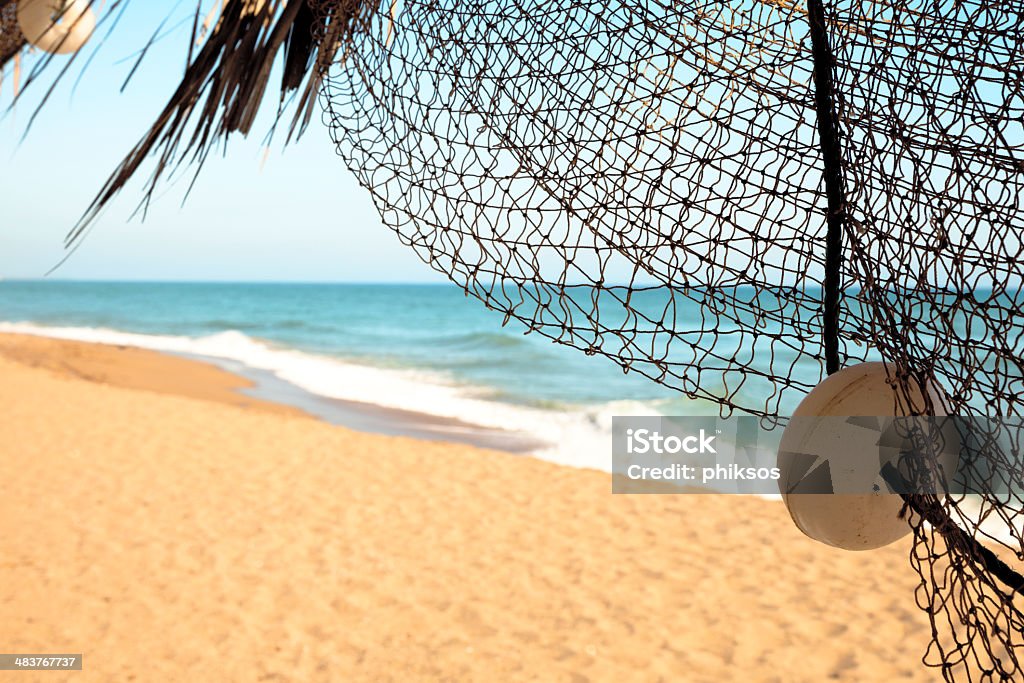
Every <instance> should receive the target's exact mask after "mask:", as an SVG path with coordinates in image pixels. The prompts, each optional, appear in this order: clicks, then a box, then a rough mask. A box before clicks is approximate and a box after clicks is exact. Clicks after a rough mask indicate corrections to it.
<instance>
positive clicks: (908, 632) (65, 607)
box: [0, 337, 937, 682]
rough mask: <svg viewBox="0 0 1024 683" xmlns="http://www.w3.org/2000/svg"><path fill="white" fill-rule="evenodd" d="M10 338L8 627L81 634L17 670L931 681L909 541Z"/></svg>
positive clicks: (3, 555) (28, 640)
mask: <svg viewBox="0 0 1024 683" xmlns="http://www.w3.org/2000/svg"><path fill="white" fill-rule="evenodd" d="M0 349H2V352H0V465H2V468H0V478H2V485H0V486H2V495H0V652H81V653H83V654H84V656H85V658H84V671H82V672H76V673H71V674H54V673H45V674H42V673H40V674H37V675H36V674H27V673H19V674H7V676H8V678H9V679H10V680H16V681H28V680H40V681H56V680H70V681H131V680H135V681H420V680H424V681H434V680H451V681H463V680H467V681H468V680H479V681H506V680H507V681H520V680H540V681H730V680H737V681H787V682H788V681H823V680H828V679H839V680H849V681H889V680H895V679H900V680H921V681H925V680H935V679H936V678H937V675H936V673H935V671H934V670H926V669H924V668H923V667H922V666H921V664H920V657H921V655H922V654H923V651H924V647H925V646H926V644H927V633H928V628H927V619H926V617H925V615H923V614H922V613H920V612H919V611H918V610H917V608H916V607H915V604H914V598H913V590H914V586H915V583H916V576H915V575H914V573H913V572H912V571H911V570H910V568H909V566H908V564H907V560H906V554H907V552H908V544H907V543H906V542H904V543H901V544H896V545H894V546H891V547H889V548H885V549H883V550H880V551H875V552H871V553H859V554H858V553H846V552H842V551H838V550H833V549H830V548H827V547H824V546H821V545H818V544H815V543H814V542H812V541H810V540H808V539H806V538H804V537H803V536H801V535H800V533H799V532H798V531H797V530H796V529H795V527H794V526H793V525H792V524H791V523H790V521H789V519H788V516H787V515H786V512H785V510H784V508H783V507H782V505H781V504H779V503H776V502H771V501H763V500H758V499H754V498H748V497H740V496H721V495H690V496H612V495H611V493H610V488H611V487H610V482H609V478H608V475H606V474H602V473H599V472H593V471H581V470H574V469H569V468H565V467H560V466H556V465H552V464H549V463H545V462H541V461H538V460H534V459H531V458H526V457H517V456H514V455H509V454H504V453H498V452H490V451H484V450H479V449H474V448H471V447H466V446H452V445H448V444H442V443H435V442H420V441H415V440H411V439H406V438H399V437H384V436H376V435H367V434H361V433H356V432H352V431H349V430H346V429H342V428H338V427H333V426H330V425H327V424H324V423H321V422H318V421H315V420H313V419H310V418H308V417H305V416H302V415H299V414H296V413H295V412H294V411H281V412H274V411H271V410H266V409H263V408H266V406H263V405H261V404H258V403H256V402H253V401H251V400H249V399H245V400H244V403H246V404H247V405H246V406H244V407H243V406H241V405H239V404H240V403H241V402H242V401H240V400H239V399H238V397H237V396H235V395H233V393H234V392H232V391H231V387H237V386H239V385H240V383H241V382H240V380H238V379H237V378H231V376H230V375H228V378H229V379H226V380H225V378H224V377H223V374H226V373H221V374H218V373H219V371H213V372H211V370H212V369H211V368H210V367H209V366H204V365H202V364H198V363H192V362H191V361H185V360H181V359H177V358H170V357H167V356H163V355H160V354H156V353H149V352H142V351H138V350H128V349H120V350H118V349H116V348H114V347H103V346H94V345H87V344H77V343H70V342H53V341H49V340H39V339H32V338H24V337H22V338H5V339H4V338H0ZM186 373H193V374H187V377H188V379H187V380H186V379H185V377H186ZM218 377H219V380H218V379H217V378H218ZM218 381H220V382H221V383H220V384H219V385H218ZM225 381H226V382H227V384H226V385H225V384H224V383H223V382H225ZM211 386H220V389H211V388H210V387H211ZM225 386H226V387H227V389H226V391H227V395H225V391H222V390H221V389H225ZM254 408H260V409H254ZM3 676H4V674H2V673H0V680H7V679H5V678H3Z"/></svg>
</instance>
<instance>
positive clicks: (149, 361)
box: [0, 332, 546, 455]
mask: <svg viewBox="0 0 1024 683" xmlns="http://www.w3.org/2000/svg"><path fill="white" fill-rule="evenodd" d="M37 340H38V341H37ZM0 357H5V358H8V359H9V360H14V361H15V362H20V363H23V364H27V365H30V366H33V367H45V368H47V369H50V370H54V371H57V372H62V373H66V374H68V375H70V376H74V377H79V378H82V379H87V380H91V381H99V382H103V383H107V384H112V385H114V386H119V387H122V388H127V389H141V390H145V391H153V392H156V393H161V394H170V395H177V396H187V397H191V398H199V399H202V400H208V401H215V402H219V403H225V404H228V405H235V406H239V407H252V408H256V409H259V410H267V411H271V412H279V413H287V414H299V415H304V416H306V417H309V418H310V419H315V420H321V421H324V422H327V423H329V424H333V425H337V426H341V427H346V428H348V429H353V430H355V431H359V432H365V433H369V434H381V435H385V436H406V437H410V438H414V439H423V440H428V441H445V442H452V443H462V444H467V445H470V446H477V447H479V448H487V449H493V450H500V451H505V452H508V453H515V454H519V455H530V454H532V453H533V451H535V450H537V449H539V448H542V447H544V446H545V445H546V444H545V443H544V442H542V441H540V440H538V439H535V438H532V437H530V436H528V435H526V434H521V433H518V432H514V431H508V430H501V429H497V428H492V427H485V426H482V425H477V424H473V423H470V422H466V421H463V420H459V419H457V418H450V417H442V416H437V415H431V414H428V413H421V412H417V411H412V410H404V409H401V408H392V407H389V406H382V405H377V404H374V403H368V402H360V401H349V400H344V399H338V398H331V397H327V396H321V395H318V394H314V393H313V392H311V391H307V390H306V389H303V388H302V387H299V386H297V385H295V384H292V383H290V382H288V381H286V380H283V379H281V378H279V377H277V376H275V375H274V374H273V373H271V372H269V371H266V370H260V369H257V368H250V367H247V366H244V365H243V364H241V363H239V362H234V361H228V360H225V359H220V358H213V357H208V356H201V355H197V354H190V353H175V352H171V351H159V350H153V349H145V348H141V347H137V346H131V345H126V344H110V343H105V342H93V341H79V340H74V339H65V338H61V337H48V336H46V335H42V334H28V333H12V332H0Z"/></svg>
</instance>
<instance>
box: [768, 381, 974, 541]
mask: <svg viewBox="0 0 1024 683" xmlns="http://www.w3.org/2000/svg"><path fill="white" fill-rule="evenodd" d="M886 377H887V375H886V371H885V366H884V365H883V364H882V363H862V364H859V365H854V366H851V367H848V368H845V369H843V370H840V371H839V372H836V373H834V374H832V375H830V376H829V377H827V378H826V379H825V380H824V381H822V382H821V383H820V384H818V386H816V387H814V389H812V390H811V392H810V393H809V394H807V396H806V397H804V399H803V401H801V402H800V405H799V406H798V407H797V409H796V411H795V412H794V413H793V418H792V419H791V420H790V421H789V423H788V424H787V426H786V429H785V431H784V432H783V434H782V440H781V442H780V445H779V463H778V464H779V470H780V479H779V489H780V492H781V493H782V497H783V500H784V501H785V503H786V508H787V509H788V510H789V514H790V516H791V517H792V518H793V522H795V523H796V526H797V527H798V528H799V529H800V530H801V531H802V532H804V533H805V534H806V535H808V536H810V537H811V538H813V539H814V540H816V541H820V542H822V543H825V544H828V545H831V546H835V547H837V548H844V549H846V550H871V549H874V548H880V547H882V546H884V545H888V544H890V543H892V542H893V541H896V540H898V539H900V538H902V537H903V536H905V535H906V534H908V533H910V530H911V529H910V526H909V525H908V523H907V522H906V521H905V520H901V519H900V518H899V512H900V509H901V508H902V506H903V499H902V498H901V497H900V496H899V495H898V494H896V493H891V492H890V489H889V488H888V486H887V484H886V481H885V480H884V478H883V477H882V475H881V473H880V470H881V469H882V465H884V463H885V462H886V460H887V458H888V459H890V461H891V462H895V461H896V460H897V459H898V449H893V448H887V447H885V446H884V445H883V442H884V441H885V439H883V438H882V430H883V429H885V424H886V423H888V424H889V425H891V424H892V423H893V421H892V420H891V419H890V420H886V419H885V418H892V417H897V414H896V402H895V392H894V389H893V387H892V386H891V385H890V384H888V383H887V381H886ZM928 392H929V396H930V398H931V401H932V404H933V406H934V408H935V412H936V415H940V416H941V415H945V414H946V411H945V408H944V406H945V401H944V399H943V397H942V395H941V392H940V391H939V390H938V388H937V387H934V386H929V388H928ZM914 398H915V399H917V400H920V399H921V398H922V397H921V396H920V395H918V396H916V397H914ZM946 431H947V430H943V432H944V433H945V432H946ZM957 454H958V450H957V449H956V448H955V447H953V444H950V445H948V446H947V447H946V448H944V449H943V455H942V456H941V457H940V460H941V464H942V467H943V470H942V471H944V472H947V473H950V474H951V473H952V472H953V470H954V469H955V467H956V463H957ZM947 468H948V469H947ZM822 490H829V491H831V492H830V493H821V492H820V491H822Z"/></svg>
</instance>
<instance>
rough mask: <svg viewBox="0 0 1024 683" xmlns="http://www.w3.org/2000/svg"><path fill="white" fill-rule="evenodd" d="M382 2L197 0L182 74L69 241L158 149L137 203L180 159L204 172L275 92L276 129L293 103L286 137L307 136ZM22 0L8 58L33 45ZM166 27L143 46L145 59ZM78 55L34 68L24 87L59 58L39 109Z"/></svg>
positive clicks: (117, 6)
mask: <svg viewBox="0 0 1024 683" xmlns="http://www.w3.org/2000/svg"><path fill="white" fill-rule="evenodd" d="M378 1H379V0H332V1H326V2H325V1H324V0H219V2H218V5H219V7H218V6H214V8H213V10H212V11H210V10H209V9H208V8H204V5H205V4H206V3H205V2H204V1H203V0H199V1H198V2H197V5H196V9H195V15H194V19H193V23H192V31H191V36H190V42H189V54H188V60H187V67H186V69H185V73H184V75H183V77H182V79H181V81H180V83H179V84H178V85H177V87H176V88H175V90H174V92H173V93H172V94H171V96H170V98H169V100H168V102H167V104H166V105H165V107H164V108H163V110H162V111H161V112H160V114H159V115H158V116H157V117H156V120H155V121H154V122H153V125H152V126H151V127H150V129H149V131H148V132H147V133H146V134H145V135H144V136H143V137H142V139H141V140H139V142H138V143H137V144H136V145H135V147H134V148H133V149H132V150H131V151H130V152H129V153H128V155H127V156H126V157H125V159H124V160H123V161H122V162H121V164H120V166H118V168H117V169H116V170H115V171H114V172H113V174H111V176H110V178H109V179H108V180H107V182H106V183H105V184H104V186H103V187H102V189H101V190H100V191H99V193H98V194H97V196H96V198H95V200H94V201H93V203H92V204H91V205H90V206H89V207H88V209H87V210H86V212H85V214H84V216H83V217H82V219H81V221H80V222H79V223H78V224H77V225H76V226H75V227H74V229H73V230H72V231H71V232H70V233H69V235H68V237H67V240H66V242H67V244H69V245H70V244H72V243H74V242H75V241H76V240H77V239H78V238H79V237H80V236H81V235H82V233H83V232H84V230H85V229H86V228H87V227H88V225H89V224H90V223H91V222H92V221H93V219H95V218H96V216H97V215H98V214H99V212H100V211H102V209H103V208H104V207H105V206H106V205H107V204H108V203H109V202H110V201H111V200H112V199H113V198H114V196H116V195H117V193H118V192H119V191H120V190H121V189H122V188H123V187H124V185H125V184H126V183H127V182H128V180H129V179H131V178H132V177H133V176H134V175H135V174H136V173H138V171H139V170H140V168H141V167H142V166H143V165H144V164H145V162H146V161H147V160H148V159H149V158H150V157H155V159H156V164H155V168H154V169H153V171H152V173H151V175H150V177H149V180H148V181H147V185H146V191H145V192H144V195H143V198H142V201H141V202H140V204H139V209H141V210H143V211H144V210H145V208H146V206H148V203H149V200H150V198H151V197H152V195H153V193H154V192H155V190H156V188H157V185H158V183H159V182H160V180H161V179H162V178H164V176H165V175H166V174H168V173H169V172H171V171H173V170H174V169H175V168H177V167H178V166H179V165H180V164H182V163H190V164H194V165H195V167H196V172H197V173H198V170H199V169H201V167H202V164H203V162H204V161H205V160H206V158H207V157H208V155H209V153H210V151H211V150H212V149H213V148H214V146H215V145H216V144H217V143H218V142H222V141H224V140H225V139H226V138H228V137H229V136H230V135H231V134H233V133H241V134H242V135H243V136H244V135H248V134H249V133H250V132H251V131H252V128H253V124H254V122H255V120H256V116H257V114H258V112H259V111H260V109H261V105H262V104H263V102H264V100H265V99H267V98H268V97H277V99H278V106H277V117H276V119H275V123H274V128H276V126H277V123H278V122H279V121H280V120H281V118H282V117H283V116H284V114H285V113H286V112H287V111H289V110H290V111H293V112H294V113H293V116H292V119H291V122H290V125H289V128H288V133H287V141H288V142H290V141H292V140H294V139H296V138H298V137H299V136H301V135H302V133H303V132H304V131H305V129H306V127H307V126H308V124H309V122H310V120H311V119H312V115H313V112H314V111H315V109H316V106H317V94H318V93H319V90H320V84H321V81H322V78H323V75H324V73H325V72H326V69H327V67H328V66H329V65H330V64H331V62H332V61H333V58H334V55H335V53H336V52H337V51H338V49H339V48H341V47H342V46H343V45H344V44H345V42H346V41H347V40H348V39H349V38H350V36H351V34H352V32H353V31H355V30H357V29H358V27H359V25H360V17H361V16H362V14H363V10H364V9H369V10H373V9H375V8H376V5H377V2H378ZM129 2H130V0H113V2H111V3H109V5H108V6H107V8H106V10H107V11H106V13H105V15H106V16H105V17H103V19H106V20H110V22H111V24H110V30H113V28H114V27H115V26H116V24H117V22H118V20H119V19H120V17H121V15H122V14H123V12H124V10H125V8H126V7H127V5H128V4H129ZM16 4H17V3H16V2H15V1H14V0H0V22H2V23H0V65H2V64H3V63H4V62H6V61H8V60H9V59H11V58H13V57H14V56H15V55H17V54H19V53H20V51H21V50H22V48H23V47H24V46H25V40H24V37H23V36H21V33H20V31H18V30H17V19H16V17H15V8H16ZM93 5H94V6H95V5H98V2H94V3H93ZM204 9H206V11H205V12H204ZM204 15H205V16H207V17H208V20H207V21H206V22H203V21H201V18H202V17H203V16H204ZM211 17H216V21H215V22H213V21H211V20H210V19H209V18H211ZM160 30H161V29H158V30H157V31H156V32H155V33H154V34H153V36H152V37H151V38H150V41H149V43H147V44H146V45H145V46H144V47H143V48H142V50H141V51H140V55H141V56H140V57H139V60H140V61H141V59H142V57H144V56H145V54H146V52H147V50H148V49H149V47H150V46H151V45H152V44H153V42H154V41H155V40H156V39H157V37H158V34H159V33H160ZM76 57H77V55H75V56H72V57H71V58H70V59H68V60H64V59H61V60H60V61H58V60H55V59H54V56H53V55H45V56H43V57H42V58H41V59H40V60H39V62H38V63H37V64H36V65H35V67H34V68H33V69H32V70H31V72H30V73H29V75H28V77H27V79H26V82H25V86H26V89H27V87H28V85H29V84H30V83H31V82H33V81H35V80H37V79H38V78H39V77H40V76H41V75H43V74H44V73H49V72H51V71H53V70H57V69H58V65H60V67H59V71H58V74H57V76H56V78H54V79H53V83H52V84H51V86H50V89H49V91H48V92H46V93H45V94H44V95H43V96H42V101H41V104H40V105H39V107H40V108H41V107H42V106H43V105H44V104H45V103H46V101H47V100H48V99H49V96H50V94H51V93H52V92H53V89H54V87H55V86H56V84H57V82H59V81H60V80H61V78H62V77H63V76H64V75H65V74H66V73H67V72H68V71H69V68H70V65H71V62H73V61H74V59H75V58H76ZM277 64H280V65H282V66H283V68H282V77H281V83H280V87H279V88H278V89H275V88H273V87H272V84H271V82H270V79H271V72H272V71H273V69H274V67H275V65H277ZM134 71H135V70H134V69H133V70H132V73H133V74H134ZM15 99H16V100H17V99H18V98H17V97H16V98H15ZM37 113H38V109H37ZM30 125H31V123H30ZM271 134H273V129H272V130H271Z"/></svg>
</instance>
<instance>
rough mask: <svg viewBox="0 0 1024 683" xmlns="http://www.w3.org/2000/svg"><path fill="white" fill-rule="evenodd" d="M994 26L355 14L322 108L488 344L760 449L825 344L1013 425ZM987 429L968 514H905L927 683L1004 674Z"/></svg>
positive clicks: (584, 8)
mask: <svg viewBox="0 0 1024 683" xmlns="http://www.w3.org/2000/svg"><path fill="white" fill-rule="evenodd" d="M320 4H322V5H325V6H327V5H334V4H336V3H330V2H321V3H320ZM1020 10H1021V5H1020V3H1017V4H1012V3H1010V2H996V3H991V4H990V3H979V2H975V1H973V0H970V1H967V2H953V1H952V0H938V2H927V3H926V2H910V3H904V2H891V3H885V4H876V3H872V2H867V1H865V2H849V1H844V2H840V3H831V4H828V5H825V6H824V7H822V6H821V3H820V2H819V3H817V4H815V3H814V2H813V1H812V2H807V3H806V4H805V3H804V2H786V1H785V0H780V1H779V2H758V1H756V0H733V1H731V2H708V1H706V0H705V1H700V0H690V1H684V2H668V1H665V2H583V1H581V0H543V1H541V0H537V1H534V2H528V1H526V0H491V1H487V2H472V1H468V0H458V1H456V0H450V1H448V2H417V1H415V0H400V1H397V2H395V3H393V4H392V3H389V2H387V0H385V1H384V2H381V3H375V2H369V3H362V4H361V5H360V7H359V8H358V10H357V11H358V19H356V20H354V21H353V23H352V26H353V31H352V33H351V34H350V35H348V36H347V39H346V41H345V42H344V44H342V45H341V47H340V50H339V53H338V57H337V60H336V63H335V64H334V66H333V67H332V68H331V71H330V73H329V74H328V75H327V77H326V80H325V90H324V97H323V100H324V103H325V106H326V110H327V119H328V123H329V125H330V127H331V129H332V131H333V135H334V138H335V141H336V143H337V145H338V149H339V151H340V154H341V155H342V157H343V158H344V160H345V161H346V163H347V165H348V166H349V168H350V169H351V170H352V171H353V172H354V173H355V174H356V176H357V177H358V178H359V180H360V182H361V183H362V184H363V185H364V186H365V187H366V189H367V190H368V191H369V192H370V193H371V194H372V195H373V197H374V200H375V202H376V204H377V206H378V208H379V210H380V212H381V214H382V216H383V219H384V222H385V223H386V224H387V225H388V226H390V227H391V228H393V229H394V230H395V231H396V232H397V233H398V235H399V237H400V238H401V240H402V241H403V242H404V243H406V244H408V245H409V246H410V247H412V248H413V249H415V250H416V251H417V252H418V253H419V255H420V256H421V257H422V258H423V259H424V260H425V261H426V262H428V263H429V264H430V265H431V266H432V267H434V268H435V269H437V270H439V271H441V272H443V273H445V274H446V275H448V276H449V277H450V278H451V279H452V280H453V281H454V282H456V283H458V284H459V285H461V286H463V287H464V288H465V290H466V291H467V293H469V294H471V295H473V296H475V297H478V298H479V299H481V300H482V301H483V302H484V303H485V304H486V305H487V306H488V307H490V308H493V309H496V310H498V311H501V312H503V313H505V315H506V321H511V320H518V321H519V322H520V323H522V324H524V325H525V326H526V328H527V329H528V330H530V331H533V332H536V333H539V334H542V335H545V336H548V337H550V338H552V339H554V340H556V341H558V342H559V343H562V344H566V345H569V346H573V347H576V348H578V349H580V350H582V351H584V352H586V353H589V354H601V355H604V356H607V357H608V358H609V359H611V360H612V361H613V362H615V363H617V364H619V365H620V366H621V367H623V368H624V369H627V370H631V371H634V372H640V373H642V374H644V375H647V376H648V377H650V378H652V379H654V380H656V381H658V382H661V383H663V384H665V385H667V386H670V387H673V388H675V389H678V390H679V391H681V392H684V393H686V394H687V395H690V396H692V397H695V398H703V399H709V400H712V401H715V402H717V403H718V404H719V405H720V406H721V410H722V412H723V413H724V414H728V413H730V412H732V411H733V410H740V411H743V412H746V413H751V414H755V415H760V416H763V417H764V418H765V422H766V424H769V425H770V424H773V423H774V421H775V420H776V419H777V417H778V416H780V415H785V414H787V413H788V412H790V411H792V409H793V408H794V407H795V405H796V403H797V402H798V401H799V400H800V399H801V398H802V397H803V396H804V395H805V393H806V392H807V391H808V390H810V389H811V388H812V387H813V386H814V385H815V384H817V382H818V381H820V380H821V379H822V378H823V377H824V375H825V374H826V368H827V366H828V365H834V364H835V363H831V364H830V363H829V362H828V360H829V344H830V343H831V344H832V348H833V351H832V357H833V358H835V359H836V361H835V362H838V363H839V364H845V365H848V364H852V363H855V362H858V361H862V360H869V359H882V360H885V361H886V362H887V367H888V369H889V372H890V378H891V381H892V383H893V386H894V401H895V402H896V403H898V404H900V405H901V406H902V409H903V410H904V411H906V412H909V413H923V414H930V413H933V412H936V411H951V412H955V413H958V414H977V415H1002V416H1017V415H1020V414H1021V413H1022V412H1024V411H1022V407H1024V383H1022V380H1024V376H1022V370H1021V357H1022V354H1021V351H1022V348H1021V345H1022V337H1021V325H1022V323H1021V320H1020V318H1019V317H1018V315H1017V313H1018V311H1019V310H1020V303H1021V302H1020V298H1021V296H1022V295H1021V291H1020V279H1021V273H1022V271H1024V263H1022V262H1021V260H1020V259H1021V254H1022V249H1021V201H1022V199H1021V189H1022V184H1024V154H1022V149H1021V147H1022V144H1024V127H1022V126H1024V100H1022V98H1024V94H1022V93H1024V80H1022V66H1021V64H1022V59H1021V58H1022V55H1021V40H1020V35H1019V32H1018V29H1017V26H1018V24H1019V23H1020V19H1021V17H1020V16H1019V15H1020V13H1021V12H1020ZM816 65H817V68H816ZM826 123H827V124H828V125H825V124H826ZM830 130H831V133H830V132H829V131H830ZM830 240H832V244H833V245H834V248H833V249H832V250H831V251H830V248H829V244H830ZM840 257H841V258H840ZM830 294H831V295H832V296H833V297H838V310H836V309H835V308H834V307H830V306H829V305H828V302H829V296H830ZM830 369H831V368H830ZM926 385H932V386H938V387H941V389H942V391H943V393H945V395H946V396H945V405H943V406H935V405H932V404H931V402H930V398H929V397H930V396H931V394H930V393H929V392H922V391H921V390H920V388H921V387H923V386H926ZM922 396H923V397H924V399H923V400H924V403H922V402H921V401H922V399H921V397H922ZM940 409H941V410H940ZM992 424H993V427H992V429H991V433H990V434H982V435H980V436H979V435H978V434H975V435H974V437H973V438H976V439H978V438H981V440H982V441H983V442H984V443H985V445H986V447H985V448H982V449H981V451H982V452H983V453H984V457H983V458H981V459H980V460H981V461H980V462H979V463H978V464H977V466H972V467H969V468H968V469H969V470H970V471H971V473H972V474H973V476H974V477H975V478H976V479H977V480H978V481H980V482H981V485H980V486H978V487H977V489H976V490H979V491H981V493H977V494H970V495H967V494H960V495H943V496H925V495H907V496H905V503H906V504H905V513H906V515H907V519H908V521H909V523H910V524H911V525H912V526H913V529H914V544H913V548H912V551H911V554H910V561H911V564H912V566H913V567H914V569H915V570H916V571H917V572H918V573H919V575H920V576H921V585H920V589H919V591H918V594H917V601H918V604H919V606H920V607H921V608H922V609H923V610H926V611H927V612H928V613H929V615H930V617H931V619H932V623H933V626H934V635H933V639H932V643H931V645H930V646H929V648H928V650H927V653H926V654H925V657H924V659H925V662H926V663H927V664H930V665H934V666H937V667H941V671H942V675H943V676H944V677H945V678H946V679H947V680H954V679H956V680H1010V679H1020V678H1022V677H1024V672H1022V671H1021V669H1020V664H1019V656H1020V655H1019V650H1020V648H1021V646H1022V644H1024V620H1022V615H1021V612H1020V611H1019V610H1018V608H1017V607H1016V606H1015V604H1014V596H1015V595H1017V592H1018V590H1020V589H1022V588H1024V586H1021V585H1019V584H1018V583H1017V582H1018V580H1019V579H1020V576H1019V574H1017V572H1016V568H1018V567H1019V561H1020V559H1021V558H1022V557H1024V554H1022V550H1024V545H1022V542H1021V534H1020V530H1019V529H1020V527H1021V525H1022V522H1021V520H1020V518H1019V517H1020V515H1021V512H1022V510H1024V500H1022V499H1021V496H1020V493H1019V492H1020V491H1024V482H1021V481H1020V479H1021V475H1020V472H1021V468H1020V467H1019V466H1018V463H1017V462H1016V454H1017V453H1019V452H1020V451H1019V449H1018V448H1017V444H1016V443H1015V442H1013V441H1015V440H1014V439H1012V438H1011V439H1008V438H1007V437H1008V434H1007V433H1006V430H1005V429H1004V428H1003V427H1002V426H1001V425H1000V423H997V422H993V423H992ZM1009 436H1012V435H1009ZM995 473H998V474H995ZM997 476H998V477H1000V478H1001V480H1000V482H999V484H1000V486H998V487H997V486H995V485H994V484H995V482H993V481H992V480H993V478H994V477H997ZM996 491H998V493H996ZM1020 599H1024V598H1021V597H1019V596H1018V597H1017V600H1020ZM880 618H884V616H882V617H880Z"/></svg>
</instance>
